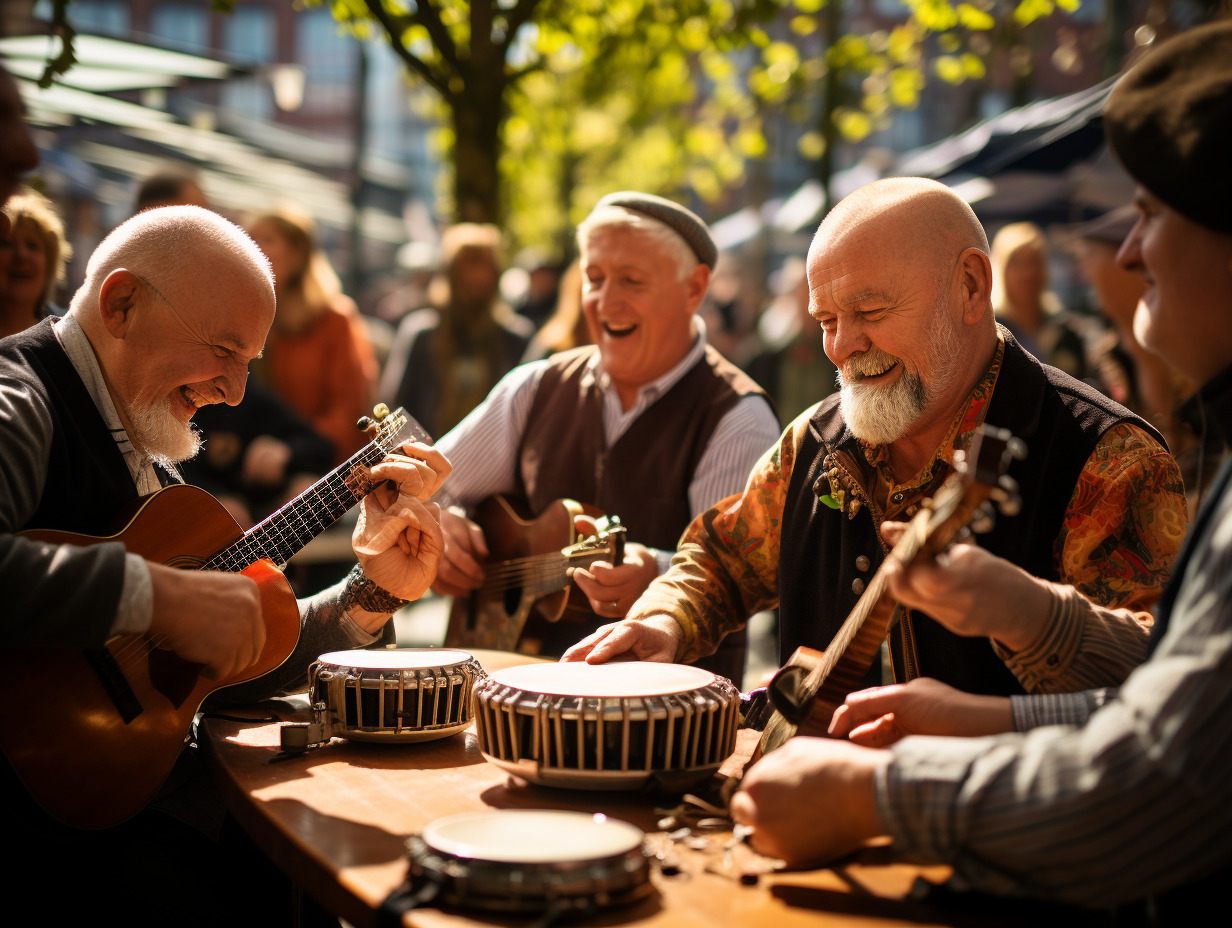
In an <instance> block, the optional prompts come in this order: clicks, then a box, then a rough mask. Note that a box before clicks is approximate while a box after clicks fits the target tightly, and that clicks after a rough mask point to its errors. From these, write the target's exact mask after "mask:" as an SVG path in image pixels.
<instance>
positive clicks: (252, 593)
mask: <svg viewBox="0 0 1232 928" xmlns="http://www.w3.org/2000/svg"><path fill="white" fill-rule="evenodd" d="M149 567H150V580H151V581H152V583H153V587H154V613H153V616H152V618H151V620H150V634H151V635H153V636H156V637H157V638H159V639H161V640H160V641H159V646H160V647H164V648H166V649H167V650H170V651H174V652H175V653H176V654H178V655H179V656H180V657H182V658H184V660H186V661H192V662H193V663H197V664H204V665H205V667H206V670H205V674H206V676H208V677H211V678H213V679H217V680H225V679H227V678H229V677H231V676H233V675H235V674H237V673H239V672H240V671H241V670H243V669H244V668H246V667H251V666H252V665H253V664H255V663H256V662H257V658H258V657H260V656H261V649H262V648H264V647H265V622H264V621H263V620H262V618H261V600H260V597H259V595H258V592H257V584H256V583H255V582H253V581H252V580H250V579H248V578H247V577H245V576H243V575H242V574H233V573H221V572H217V571H212V570H176V569H175V568H173V567H166V566H164V565H162V564H155V563H150V564H149Z"/></svg>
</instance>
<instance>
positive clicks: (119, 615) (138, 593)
mask: <svg viewBox="0 0 1232 928" xmlns="http://www.w3.org/2000/svg"><path fill="white" fill-rule="evenodd" d="M153 617H154V582H153V581H152V580H151V579H150V565H149V564H147V563H146V562H145V558H143V557H142V556H141V555H139V554H126V555H124V586H123V587H122V588H121V589H120V602H119V604H118V605H117V606H116V614H115V619H114V620H113V621H112V623H111V635H112V636H113V637H114V636H115V635H142V634H145V633H146V632H148V631H149V630H150V622H151V620H152V619H153Z"/></svg>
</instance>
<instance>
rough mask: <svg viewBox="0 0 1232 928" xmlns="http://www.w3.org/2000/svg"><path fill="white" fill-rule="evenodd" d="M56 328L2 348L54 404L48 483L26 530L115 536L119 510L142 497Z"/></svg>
mask: <svg viewBox="0 0 1232 928" xmlns="http://www.w3.org/2000/svg"><path fill="white" fill-rule="evenodd" d="M51 324H52V320H51V319H44V320H43V321H42V322H40V323H39V324H38V325H36V326H33V327H32V328H29V329H26V330H25V331H24V332H21V333H18V334H17V335H13V336H11V337H10V338H7V339H5V340H4V341H3V342H2V343H0V345H2V346H3V347H0V351H3V352H4V354H5V355H7V356H9V357H11V358H14V359H15V360H19V361H20V362H23V363H24V364H26V365H27V366H29V367H30V368H31V369H32V370H33V372H34V373H35V375H37V376H38V378H39V380H40V381H42V384H43V387H44V389H45V390H46V391H47V395H48V398H49V399H50V401H51V425H52V436H51V455H50V457H49V459H48V464H47V482H46V484H45V485H44V488H43V498H42V499H41V500H40V501H39V506H38V509H37V510H36V511H35V513H34V515H33V516H32V517H31V518H30V521H29V524H28V525H26V526H25V527H26V528H40V529H53V528H54V529H64V530H66V531H74V532H82V533H85V534H89V535H106V534H110V530H111V529H112V528H113V527H114V522H115V519H116V516H117V515H118V513H119V511H120V510H121V509H122V508H123V507H124V505H125V504H126V503H129V502H131V501H132V500H135V499H136V498H137V488H136V487H135V486H134V484H133V478H132V476H131V475H130V474H129V472H128V465H126V464H125V463H124V456H123V455H122V454H120V451H119V449H118V448H117V447H116V443H115V438H114V437H113V436H112V434H111V431H110V430H109V429H108V428H107V425H106V423H105V422H104V421H103V418H102V416H100V415H99V413H98V409H97V408H96V407H95V405H94V400H92V399H91V398H90V394H89V392H88V391H87V390H86V387H85V384H83V383H82V382H81V377H80V376H79V375H78V374H77V370H76V369H75V368H74V367H73V364H72V362H71V361H69V359H68V355H67V354H65V353H64V349H63V348H61V347H60V343H59V342H58V341H57V340H56V336H55V333H54V332H52V329H51Z"/></svg>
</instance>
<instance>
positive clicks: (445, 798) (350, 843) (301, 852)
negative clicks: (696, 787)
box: [202, 651, 1007, 928]
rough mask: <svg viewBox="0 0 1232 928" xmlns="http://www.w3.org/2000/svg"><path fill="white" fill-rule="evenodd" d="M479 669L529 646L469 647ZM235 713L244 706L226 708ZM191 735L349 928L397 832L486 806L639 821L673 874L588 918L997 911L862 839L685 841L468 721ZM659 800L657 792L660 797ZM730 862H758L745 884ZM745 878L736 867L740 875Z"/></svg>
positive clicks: (423, 913)
mask: <svg viewBox="0 0 1232 928" xmlns="http://www.w3.org/2000/svg"><path fill="white" fill-rule="evenodd" d="M475 656H476V657H477V658H478V659H479V661H480V663H482V664H483V665H484V667H485V668H486V669H488V670H495V669H499V668H500V667H503V666H511V665H513V664H517V663H524V662H526V661H527V660H531V659H528V658H519V657H518V656H516V655H507V654H500V653H498V652H481V651H480V652H476V655H475ZM306 705H307V701H306V699H304V698H303V697H298V698H292V699H288V700H276V701H274V702H273V703H267V704H262V706H261V707H259V708H254V710H253V713H252V714H253V717H254V718H255V717H257V716H259V715H260V714H261V713H262V712H264V713H266V714H268V712H269V711H270V707H271V706H273V707H274V711H275V712H277V713H278V714H279V715H280V717H282V718H284V719H287V718H290V717H292V716H293V715H294V714H296V713H297V712H298V713H300V714H302V713H303V710H304V709H305V707H306ZM237 714H243V713H237ZM202 728H203V732H204V734H203V738H202V740H203V742H204V744H205V747H206V753H207V757H209V758H210V764H211V766H212V768H213V772H214V774H215V778H216V780H217V781H218V783H219V785H220V788H221V789H222V791H223V794H224V797H225V799H226V801H227V804H228V806H229V807H230V809H231V811H232V813H233V814H234V815H235V816H236V818H237V819H238V820H239V822H240V824H241V825H242V826H243V827H244V828H245V829H246V830H247V831H248V832H249V834H250V835H252V837H253V839H254V840H255V841H256V843H257V844H258V845H259V846H260V847H261V848H262V850H263V851H265V852H266V853H267V854H268V855H269V856H270V857H271V858H272V859H273V861H274V862H275V863H276V864H277V865H278V866H279V867H280V868H281V869H282V870H284V871H285V872H287V873H289V874H290V875H291V876H292V878H293V879H295V880H296V882H297V883H298V884H299V885H300V886H302V887H303V888H304V889H305V890H307V891H308V892H309V894H310V895H312V896H313V897H314V898H315V899H316V900H317V901H318V902H320V903H321V904H322V905H324V906H325V907H326V908H327V909H329V910H330V911H331V912H334V913H335V914H337V915H339V916H341V917H342V918H344V919H346V920H347V921H349V922H350V923H351V924H352V925H355V926H357V928H366V926H370V925H373V924H375V922H376V910H377V908H378V907H379V905H380V904H381V902H382V900H384V899H385V897H386V896H387V895H388V894H389V893H390V892H391V891H392V890H393V889H394V888H396V887H397V886H398V885H399V884H400V883H401V882H402V881H403V880H404V879H405V878H406V874H407V852H406V847H405V842H406V840H407V838H408V837H409V836H411V835H413V834H417V833H419V832H420V831H422V830H423V828H424V827H425V826H426V825H427V824H428V823H429V822H431V821H433V820H434V819H436V818H439V817H441V816H443V815H451V814H455V813H460V812H479V811H485V810H491V809H526V808H537V809H573V810H581V811H587V812H602V813H605V814H606V815H608V816H609V817H612V818H619V819H624V820H626V821H629V822H632V823H633V824H635V825H637V826H638V827H640V828H642V829H643V830H644V831H646V832H647V834H648V846H649V847H650V848H651V849H652V851H662V852H663V854H664V855H665V856H666V857H667V858H668V859H669V860H671V861H672V862H674V863H676V864H677V866H678V869H679V873H677V874H676V875H671V876H669V875H666V874H665V873H663V872H659V869H658V868H657V867H656V868H652V870H653V875H652V881H653V883H654V886H655V889H656V892H655V893H654V894H652V895H651V896H650V897H649V898H647V899H644V900H642V901H641V902H639V903H636V904H633V905H631V906H627V907H624V908H615V909H609V910H607V911H605V912H603V913H601V914H600V915H598V916H597V917H594V918H592V919H588V920H587V924H594V925H628V926H637V928H643V926H644V928H693V926H696V928H712V926H715V925H720V926H725V925H739V926H742V928H743V926H767V928H768V926H774V928H797V926H798V928H805V926H808V928H817V926H819V925H860V926H878V925H882V926H889V925H907V924H910V925H929V924H933V925H973V924H993V923H995V924H1006V923H1007V922H1006V921H1005V919H1004V918H1003V917H1002V916H1004V914H1005V913H1004V911H1002V912H1000V913H998V917H997V918H995V919H994V918H993V917H992V916H991V913H990V912H989V911H988V910H985V912H983V913H982V914H981V913H979V912H972V911H970V909H969V908H968V909H966V910H965V911H963V912H961V913H954V912H946V911H945V910H943V909H939V908H938V907H937V906H936V905H931V904H927V905H926V904H924V903H919V902H915V901H911V900H909V899H907V898H905V897H906V896H907V895H908V894H909V892H910V890H911V888H912V886H913V884H914V883H915V881H916V879H917V877H921V876H922V877H924V878H926V879H929V880H930V881H932V882H940V881H941V880H943V879H944V878H945V877H946V875H947V872H948V871H947V869H946V868H943V867H940V868H931V869H923V868H919V867H911V866H906V865H901V864H893V863H888V862H884V861H879V860H878V857H879V856H883V855H879V853H878V852H877V851H876V850H875V849H874V850H870V851H869V852H867V853H866V854H864V855H862V857H861V858H860V859H859V860H858V861H857V862H853V863H849V864H846V865H844V866H841V867H838V868H835V869H826V870H818V871H810V872H798V871H797V872H786V871H777V872H772V871H771V870H770V867H771V864H770V862H768V861H766V859H765V858H761V857H759V856H758V855H756V854H754V853H753V852H752V851H751V850H749V849H748V848H747V847H746V846H744V845H739V846H738V847H736V848H735V849H734V850H733V851H732V852H728V853H726V854H725V852H724V847H723V846H724V844H725V843H726V842H727V840H728V839H729V838H730V837H731V833H730V831H726V832H722V831H719V832H715V833H706V834H704V835H703V836H702V837H701V838H700V839H698V840H696V841H695V842H694V843H696V844H698V845H699V847H696V848H695V847H689V846H686V845H685V844H683V843H678V842H673V841H672V840H671V839H670V838H669V837H668V834H667V833H666V832H665V831H664V830H663V829H661V828H660V827H659V823H660V822H661V820H662V818H663V815H662V814H661V813H660V812H657V811H656V808H655V805H656V803H655V801H652V800H648V799H644V798H640V797H638V796H637V795H630V794H628V793H617V792H585V791H574V790H557V789H548V788H544V787H537V786H531V785H528V784H525V783H522V782H521V781H517V780H514V779H512V778H511V777H509V776H508V775H507V774H506V773H505V772H504V771H502V770H500V769H499V768H498V767H496V766H494V765H493V764H490V763H488V762H487V761H486V760H484V758H483V756H482V755H481V754H480V752H479V747H478V743H477V740H476V737H475V734H474V731H473V728H472V729H468V730H467V731H465V732H463V733H462V734H460V735H454V736H452V737H449V738H445V739H442V740H439V741H430V742H424V743H420V744H406V745H386V744H363V743H359V742H350V741H341V740H336V741H334V742H332V743H331V744H329V745H327V746H325V747H322V748H317V749H315V750H313V751H310V752H309V753H307V754H305V755H302V756H298V757H292V758H288V759H283V760H279V761H276V762H275V761H274V757H275V755H276V754H277V753H278V743H279V733H278V730H279V726H278V724H277V723H269V722H264V723H263V722H254V723H249V724H245V723H237V722H233V721H226V720H222V719H206V720H205V721H204V723H203V726H202ZM661 804H662V801H660V805H661ZM742 872H754V873H758V874H759V875H758V876H757V877H756V881H755V882H754V883H752V885H746V884H744V883H742V882H741V879H740V875H741V873H742ZM746 879H748V877H746ZM528 923H529V920H528V919H527V918H525V917H493V916H490V915H485V914H478V915H476V914H471V913H466V912H462V911H460V910H443V909H437V908H421V909H417V910H414V911H412V912H410V913H408V914H407V915H406V916H405V918H404V924H406V925H412V926H419V928H446V926H448V928H473V926H475V925H477V924H483V925H491V924H500V925H517V926H525V925H527V924H528Z"/></svg>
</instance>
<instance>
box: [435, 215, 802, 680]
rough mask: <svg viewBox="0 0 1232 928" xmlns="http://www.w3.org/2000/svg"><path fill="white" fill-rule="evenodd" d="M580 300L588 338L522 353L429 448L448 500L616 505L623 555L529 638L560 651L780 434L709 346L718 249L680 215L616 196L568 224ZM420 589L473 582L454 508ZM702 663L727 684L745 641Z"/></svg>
mask: <svg viewBox="0 0 1232 928" xmlns="http://www.w3.org/2000/svg"><path fill="white" fill-rule="evenodd" d="M577 241H578V249H579V251H580V255H581V267H582V289H583V295H582V306H583V311H584V312H585V314H586V318H587V322H588V324H589V327H590V332H591V337H592V338H593V339H594V344H593V345H588V346H585V347H583V348H578V349H575V350H573V351H567V352H563V353H561V354H558V355H555V356H554V357H552V358H550V359H548V360H546V361H540V362H534V363H531V364H525V365H522V366H521V367H518V368H515V369H514V370H513V371H512V372H511V373H510V374H509V375H507V376H506V377H505V378H504V379H503V380H502V381H501V382H500V383H498V384H497V385H496V387H495V388H494V389H493V390H492V392H491V393H490V394H489V395H488V397H487V399H486V400H485V401H484V402H483V403H482V404H481V405H480V406H479V407H478V408H476V409H475V411H474V412H472V413H471V414H470V415H469V416H468V417H467V418H466V419H464V420H463V421H462V422H461V423H460V424H459V425H458V426H457V427H456V428H454V429H453V430H452V431H450V432H449V433H448V434H447V435H445V436H444V437H442V438H441V440H440V441H439V442H438V447H439V448H440V449H441V450H442V451H443V452H444V453H445V455H446V456H447V457H448V458H449V460H450V461H451V462H453V464H454V471H453V473H454V476H453V477H452V478H451V479H450V481H449V483H448V484H446V486H445V488H444V494H446V495H447V496H448V498H447V499H445V500H444V501H445V502H452V503H455V504H458V505H460V506H462V507H467V508H469V507H473V506H475V505H476V504H478V503H479V502H481V501H482V500H484V499H485V498H487V497H489V496H491V495H493V494H516V495H519V496H522V497H525V499H526V501H527V502H528V504H529V505H528V508H529V510H530V512H531V514H534V515H537V514H539V513H540V512H542V511H543V510H544V508H545V507H546V506H547V505H548V504H549V503H551V502H552V501H553V500H556V499H559V498H569V499H574V500H577V501H578V502H581V503H588V504H592V505H595V506H597V507H599V508H600V509H602V510H603V511H604V512H607V513H609V514H614V515H618V516H619V517H620V518H621V520H622V522H623V523H624V524H625V526H626V527H627V529H628V536H629V540H630V542H631V543H630V544H628V545H627V547H626V551H625V555H624V563H623V564H622V565H621V566H619V567H616V566H612V565H611V564H607V563H602V562H599V563H596V564H594V565H593V566H591V567H589V568H587V569H578V570H576V571H575V572H574V574H573V579H574V581H575V583H576V584H577V586H578V588H580V589H581V591H582V592H583V593H585V594H586V597H587V599H588V600H589V603H590V607H591V609H592V610H593V613H594V614H593V615H592V616H589V617H588V618H586V619H585V620H583V621H576V622H575V621H569V615H568V614H566V617H565V619H563V620H562V621H560V622H558V623H556V624H555V625H548V624H547V623H542V626H541V627H540V628H539V629H538V630H537V631H536V632H535V637H534V640H533V642H531V641H529V640H528V639H523V640H524V642H526V643H527V646H528V647H529V648H530V649H532V650H534V651H536V652H537V653H540V654H545V655H559V654H560V653H561V652H562V651H563V650H564V649H565V648H566V647H567V646H568V645H570V644H572V643H573V642H574V641H576V640H577V639H578V638H580V637H582V636H583V635H585V634H587V633H588V632H590V631H592V630H593V629H594V628H595V627H596V625H598V624H599V623H600V622H602V621H607V620H611V619H613V618H619V617H620V616H623V615H624V614H625V612H626V611H627V610H628V608H629V606H631V605H632V604H633V602H634V601H635V600H636V599H637V598H638V596H640V595H641V593H642V591H643V590H644V589H645V588H646V586H647V584H649V583H650V581H651V580H652V579H653V578H654V577H655V576H657V575H658V574H659V573H660V572H661V571H662V570H664V569H666V565H667V563H668V562H669V561H670V558H671V553H672V552H673V551H674V550H675V547H676V541H677V539H678V538H679V537H680V534H681V532H683V530H684V529H685V527H686V526H687V525H688V523H689V522H690V521H691V520H692V519H693V518H694V517H696V516H697V515H699V514H700V513H702V512H704V511H706V510H707V509H708V508H709V507H710V506H712V505H714V504H715V503H717V502H718V501H719V500H721V499H723V498H725V497H727V496H730V495H732V494H734V493H738V492H739V491H740V490H741V489H742V488H743V487H744V483H745V480H746V478H747V477H748V473H749V470H750V469H751V468H752V466H753V464H754V462H756V460H757V458H758V457H759V456H760V454H761V453H762V452H763V451H764V450H765V448H767V447H769V446H770V445H771V444H772V443H773V442H774V439H775V437H776V436H777V434H778V423H777V421H776V419H775V415H774V411H773V409H772V407H771V405H770V403H769V401H768V400H767V399H766V397H765V394H764V392H763V391H762V390H761V388H760V387H758V386H757V385H756V384H755V383H753V382H752V381H751V380H750V379H749V378H748V377H747V376H745V375H744V374H742V373H741V372H740V371H739V370H737V369H736V368H735V367H734V366H733V365H731V364H730V363H729V362H728V361H726V360H725V359H724V358H723V357H722V356H721V355H720V354H719V353H718V352H717V351H715V350H714V348H713V347H711V346H710V345H708V344H707V342H706V331H705V327H704V325H703V324H702V321H701V319H700V318H699V317H698V316H697V315H696V312H697V309H698V307H699V306H700V305H701V302H702V299H703V298H704V297H705V295H706V288H707V286H708V285H709V282H710V273H711V271H712V270H713V268H714V264H715V261H716V259H717V257H718V250H717V248H716V246H715V244H714V240H713V239H712V238H711V236H710V231H709V229H707V228H706V225H705V223H704V222H702V220H701V219H700V218H698V217H697V216H696V215H695V214H693V213H692V212H691V211H689V210H687V209H685V208H684V207H682V206H679V205H678V204H676V203H673V202H672V201H670V200H666V199H663V198H661V197H656V196H651V195H649V194H644V193H636V192H632V191H626V192H622V193H613V194H609V195H608V196H606V197H604V198H603V199H602V200H600V201H599V203H598V204H597V205H596V206H595V208H594V210H593V211H592V212H591V214H590V215H589V216H588V217H587V218H586V219H585V220H584V221H583V222H582V224H581V225H580V226H579V227H578V232H577ZM444 518H445V521H444V526H445V535H446V548H445V555H444V558H443V561H442V564H441V568H440V571H439V573H438V577H437V583H436V585H435V586H434V587H433V589H434V590H436V591H437V592H439V593H444V594H448V595H455V596H458V595H465V594H466V593H468V592H469V591H471V590H474V589H476V588H477V587H478V586H479V585H480V583H481V582H482V580H483V570H482V567H481V566H480V561H481V560H482V558H483V557H484V556H485V555H486V554H487V551H488V548H487V543H486V540H485V538H484V537H483V532H482V530H481V529H480V528H479V526H478V525H477V524H476V523H474V522H472V521H470V520H469V519H467V518H465V517H463V516H461V515H460V514H459V513H458V511H457V509H456V507H455V508H454V511H453V512H452V513H450V514H448V515H446V516H445V517H444ZM724 644H725V647H724V648H723V649H722V650H721V651H720V653H719V654H718V655H717V657H718V661H717V662H716V663H714V664H713V665H712V666H711V669H713V670H716V671H717V672H720V673H723V674H724V675H725V676H729V677H734V678H735V679H737V680H739V677H740V673H741V671H742V670H743V660H744V657H743V652H744V636H743V633H741V634H739V635H734V636H730V637H729V639H728V640H727V641H726V642H724Z"/></svg>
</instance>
